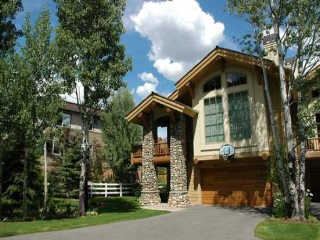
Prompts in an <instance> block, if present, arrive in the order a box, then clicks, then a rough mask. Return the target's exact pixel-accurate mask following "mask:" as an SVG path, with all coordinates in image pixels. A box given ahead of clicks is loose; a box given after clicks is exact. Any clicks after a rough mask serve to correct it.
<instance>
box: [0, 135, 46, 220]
mask: <svg viewBox="0 0 320 240" xmlns="http://www.w3.org/2000/svg"><path fill="white" fill-rule="evenodd" d="M8 144H9V145H8V148H6V150H5V151H4V155H3V156H4V157H3V159H2V161H3V163H4V166H5V171H4V173H3V180H4V181H3V182H2V184H3V189H4V191H3V194H2V197H3V216H6V217H10V218H21V217H22V214H23V213H22V210H21V206H22V191H21V189H23V158H24V152H23V151H22V149H24V142H23V141H21V139H19V135H18V134H17V135H16V136H14V137H13V136H11V139H10V143H8ZM39 157H40V154H39V151H37V150H33V151H32V154H30V155H29V158H28V159H27V161H28V162H29V164H28V175H29V178H28V179H29V180H28V189H27V204H28V209H29V210H30V212H29V216H39V209H40V207H41V203H42V202H41V199H42V190H43V189H42V187H43V186H42V178H41V174H40V163H39Z"/></svg>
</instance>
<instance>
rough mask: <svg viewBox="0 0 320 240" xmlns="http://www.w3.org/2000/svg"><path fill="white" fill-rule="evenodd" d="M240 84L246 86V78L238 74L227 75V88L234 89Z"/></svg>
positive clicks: (230, 73)
mask: <svg viewBox="0 0 320 240" xmlns="http://www.w3.org/2000/svg"><path fill="white" fill-rule="evenodd" d="M242 84H247V76H246V75H245V74H243V73H239V72H229V73H227V86H228V87H234V86H238V85H242Z"/></svg>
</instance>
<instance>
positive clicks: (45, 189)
mask: <svg viewBox="0 0 320 240" xmlns="http://www.w3.org/2000/svg"><path fill="white" fill-rule="evenodd" d="M43 161H44V179H43V189H44V199H43V213H42V214H43V216H46V214H47V203H48V175H47V174H48V163H47V141H45V142H44V145H43Z"/></svg>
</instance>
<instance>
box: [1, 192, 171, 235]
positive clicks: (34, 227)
mask: <svg viewBox="0 0 320 240" xmlns="http://www.w3.org/2000/svg"><path fill="white" fill-rule="evenodd" d="M90 208H91V209H94V210H95V211H97V212H98V213H99V215H98V216H87V217H80V218H64V219H53V220H36V221H32V222H2V223H0V237H6V236H13V235H18V234H26V233H35V232H47V231H56V230H63V229H71V228H80V227H86V226H93V225H99V224H106V223H112V222H119V221H127V220H134V219H140V218H147V217H152V216H156V215H160V214H165V213H167V212H166V211H156V210H147V209H141V208H140V207H139V205H138V203H137V200H136V198H134V197H126V198H105V199H91V200H90Z"/></svg>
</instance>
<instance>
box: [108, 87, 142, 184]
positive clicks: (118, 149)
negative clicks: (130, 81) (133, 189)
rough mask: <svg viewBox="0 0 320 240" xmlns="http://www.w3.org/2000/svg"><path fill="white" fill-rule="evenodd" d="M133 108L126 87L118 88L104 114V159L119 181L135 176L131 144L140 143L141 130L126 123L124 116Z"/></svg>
mask: <svg viewBox="0 0 320 240" xmlns="http://www.w3.org/2000/svg"><path fill="white" fill-rule="evenodd" d="M133 108H134V100H133V97H132V95H131V93H130V92H129V90H128V89H126V88H122V89H120V90H119V91H118V92H117V93H116V95H115V96H114V97H112V100H111V106H110V112H107V113H105V115H104V128H103V140H104V142H105V153H106V160H107V162H108V164H109V165H110V167H111V169H112V171H113V173H114V175H115V178H116V180H117V181H119V182H130V181H132V180H133V179H134V178H135V173H136V172H135V170H136V169H135V168H134V167H133V166H132V165H131V163H130V156H131V150H132V148H133V146H135V145H137V144H140V143H141V140H142V130H141V128H140V127H139V126H138V125H135V124H132V123H128V121H126V119H125V116H126V115H127V114H128V113H129V112H130V111H131V110H132V109H133Z"/></svg>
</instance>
